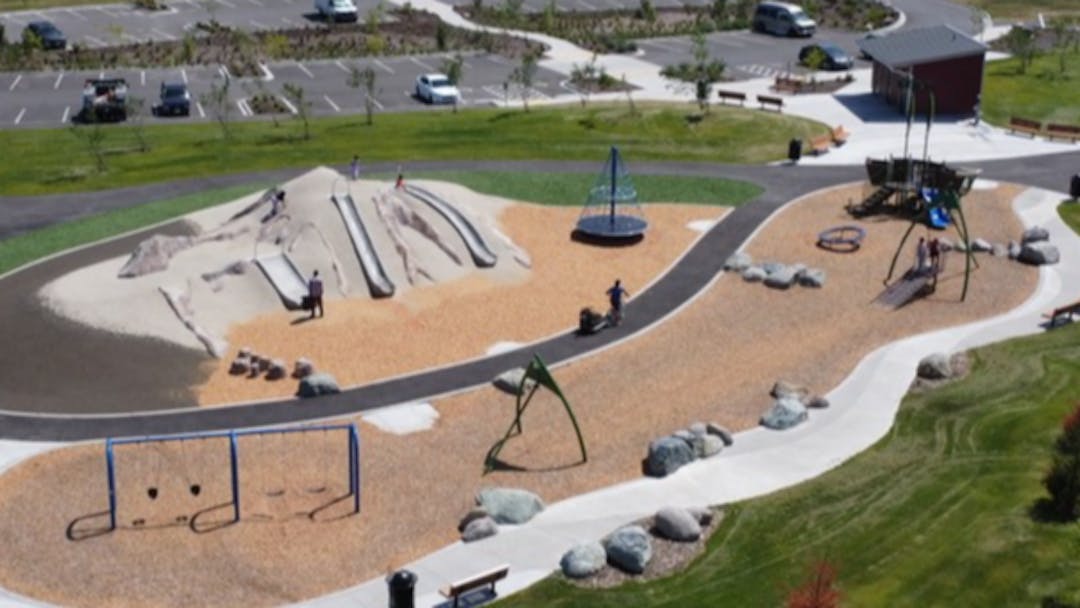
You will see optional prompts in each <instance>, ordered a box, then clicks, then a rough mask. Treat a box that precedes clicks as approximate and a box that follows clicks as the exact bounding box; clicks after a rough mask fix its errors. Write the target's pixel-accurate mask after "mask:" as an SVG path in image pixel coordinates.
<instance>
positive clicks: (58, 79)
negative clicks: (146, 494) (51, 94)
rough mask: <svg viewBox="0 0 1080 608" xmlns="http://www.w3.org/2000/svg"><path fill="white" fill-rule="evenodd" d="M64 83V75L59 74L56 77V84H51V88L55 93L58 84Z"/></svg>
mask: <svg viewBox="0 0 1080 608" xmlns="http://www.w3.org/2000/svg"><path fill="white" fill-rule="evenodd" d="M63 81H64V73H63V72H60V73H59V74H57V75H56V82H54V83H53V85H52V88H53V90H54V91H55V90H56V89H59V88H60V83H61V82H63Z"/></svg>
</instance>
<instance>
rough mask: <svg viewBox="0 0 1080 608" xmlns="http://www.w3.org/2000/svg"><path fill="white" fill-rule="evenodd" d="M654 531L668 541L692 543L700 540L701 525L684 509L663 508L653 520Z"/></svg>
mask: <svg viewBox="0 0 1080 608" xmlns="http://www.w3.org/2000/svg"><path fill="white" fill-rule="evenodd" d="M653 524H654V525H655V526H656V531H657V532H658V533H659V534H660V536H663V537H664V538H666V539H668V540H674V541H678V542H683V543H687V542H693V541H695V540H697V539H699V538H701V524H699V523H698V520H697V518H696V517H694V516H693V515H691V514H690V512H689V511H687V510H686V509H681V508H679V507H664V508H663V509H660V510H659V511H657V512H656V517H655V518H653Z"/></svg>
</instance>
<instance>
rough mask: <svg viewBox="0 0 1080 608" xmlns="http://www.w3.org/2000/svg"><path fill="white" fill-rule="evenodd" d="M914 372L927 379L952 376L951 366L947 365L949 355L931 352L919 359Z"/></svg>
mask: <svg viewBox="0 0 1080 608" xmlns="http://www.w3.org/2000/svg"><path fill="white" fill-rule="evenodd" d="M916 374H917V375H918V376H919V377H920V378H925V379H927V380H944V379H945V378H950V377H952V366H950V365H949V356H948V355H946V354H945V353H933V354H930V355H927V356H925V357H923V358H922V360H921V361H919V367H918V369H917V370H916Z"/></svg>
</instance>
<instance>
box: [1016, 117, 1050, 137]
mask: <svg viewBox="0 0 1080 608" xmlns="http://www.w3.org/2000/svg"><path fill="white" fill-rule="evenodd" d="M1009 130H1010V131H1013V132H1017V133H1027V134H1029V135H1031V136H1032V137H1034V136H1036V135H1038V134H1039V133H1042V123H1040V122H1039V121H1037V120H1028V119H1027V118H1017V117H1016V116H1013V117H1012V118H1010V119H1009Z"/></svg>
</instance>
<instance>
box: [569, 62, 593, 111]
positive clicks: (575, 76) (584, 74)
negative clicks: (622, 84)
mask: <svg viewBox="0 0 1080 608" xmlns="http://www.w3.org/2000/svg"><path fill="white" fill-rule="evenodd" d="M597 74H598V71H597V69H596V53H593V55H592V58H591V59H589V63H586V64H585V65H583V66H578V64H576V63H575V64H574V67H573V69H572V70H570V82H571V83H572V84H573V85H574V87H575V88H576V89H577V92H578V95H580V96H581V107H583V108H584V107H585V106H587V105H589V96H590V95H591V94H592V88H593V83H595V82H596V81H597V80H598V76H597Z"/></svg>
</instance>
